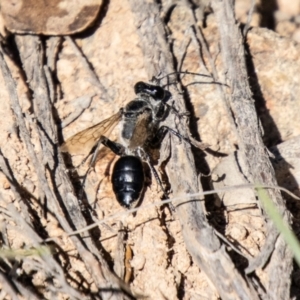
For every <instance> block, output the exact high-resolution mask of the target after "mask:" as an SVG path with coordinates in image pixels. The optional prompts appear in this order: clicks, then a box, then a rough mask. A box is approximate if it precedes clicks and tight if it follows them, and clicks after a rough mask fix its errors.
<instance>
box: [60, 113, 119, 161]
mask: <svg viewBox="0 0 300 300" xmlns="http://www.w3.org/2000/svg"><path fill="white" fill-rule="evenodd" d="M121 117H122V111H121V110H120V111H119V112H118V113H116V114H114V115H112V116H111V117H109V118H108V119H105V120H103V121H101V122H100V123H98V124H96V125H94V126H92V127H89V128H87V129H84V130H82V131H80V132H78V133H76V134H75V135H73V136H71V137H70V138H68V139H67V140H66V141H65V142H64V143H63V144H62V145H61V148H60V149H61V151H62V152H69V153H70V154H72V155H77V154H88V153H89V152H90V151H91V149H92V148H93V147H94V146H95V145H96V143H97V142H98V140H99V139H100V137H101V136H102V135H107V134H109V133H110V132H111V131H112V130H113V128H114V127H115V126H116V125H117V124H118V122H119V121H120V120H121Z"/></svg>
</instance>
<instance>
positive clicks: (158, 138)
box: [151, 125, 193, 147]
mask: <svg viewBox="0 0 300 300" xmlns="http://www.w3.org/2000/svg"><path fill="white" fill-rule="evenodd" d="M168 131H169V132H171V133H172V134H174V135H175V136H177V137H178V138H179V139H180V140H184V141H185V142H186V143H188V144H189V145H193V144H192V142H191V141H190V140H189V139H188V138H186V137H184V136H182V135H181V134H180V133H179V132H177V131H176V130H174V129H172V128H170V127H168V126H165V125H163V126H161V127H160V128H159V129H158V131H157V133H156V135H155V137H154V138H153V139H152V141H151V145H152V146H153V147H156V146H158V145H160V143H161V142H162V140H163V138H164V137H165V135H166V133H167V132H168Z"/></svg>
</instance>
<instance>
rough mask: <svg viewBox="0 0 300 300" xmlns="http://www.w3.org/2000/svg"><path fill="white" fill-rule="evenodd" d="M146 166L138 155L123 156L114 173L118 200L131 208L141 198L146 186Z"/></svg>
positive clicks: (115, 191) (113, 178) (114, 189)
mask: <svg viewBox="0 0 300 300" xmlns="http://www.w3.org/2000/svg"><path fill="white" fill-rule="evenodd" d="M144 182H145V179H144V167H143V163H142V161H141V159H140V158H139V157H137V156H130V155H127V156H122V157H120V158H119V159H118V161H117V162H116V164H115V166H114V169H113V173H112V186H113V191H114V193H115V195H116V198H117V200H118V202H119V203H120V204H121V205H122V206H124V207H126V208H130V207H131V206H132V205H133V203H134V202H136V201H137V200H139V198H140V196H141V193H142V191H143V188H144Z"/></svg>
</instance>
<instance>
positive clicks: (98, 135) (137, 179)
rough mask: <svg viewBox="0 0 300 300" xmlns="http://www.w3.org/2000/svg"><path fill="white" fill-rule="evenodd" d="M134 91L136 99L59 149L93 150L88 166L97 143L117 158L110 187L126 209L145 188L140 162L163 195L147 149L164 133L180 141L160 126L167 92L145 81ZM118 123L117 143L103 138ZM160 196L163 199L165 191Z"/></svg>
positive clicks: (165, 107)
mask: <svg viewBox="0 0 300 300" xmlns="http://www.w3.org/2000/svg"><path fill="white" fill-rule="evenodd" d="M134 91H135V94H136V96H137V97H136V98H135V99H134V100H132V101H130V102H129V103H128V104H127V105H126V106H125V107H124V108H122V109H120V111H119V112H118V113H116V114H114V115H112V116H111V117H110V118H108V119H105V120H103V121H102V122H100V123H98V124H96V125H94V126H92V127H90V128H87V129H85V130H83V131H81V132H79V133H77V134H75V135H74V136H72V137H71V138H69V139H68V140H67V141H66V142H65V143H64V144H63V145H62V147H61V150H62V151H63V152H69V153H70V154H79V153H81V152H82V151H81V150H82V148H83V147H84V148H86V149H95V150H94V154H93V157H92V159H91V165H93V164H94V163H95V161H96V159H97V155H98V150H99V147H100V145H101V144H103V145H104V146H106V147H108V148H109V149H110V150H111V151H113V152H114V153H115V154H117V155H119V156H120V158H119V159H118V161H117V162H116V163H115V166H114V169H113V173H112V186H113V191H114V193H115V195H116V198H117V200H118V202H119V203H120V204H121V205H122V206H124V207H126V208H130V207H133V206H135V204H136V203H138V200H139V199H140V197H141V194H142V192H143V189H144V185H145V174H144V166H143V161H145V162H147V163H148V165H149V167H150V169H151V170H152V173H153V174H154V176H155V178H156V180H157V181H158V183H159V185H160V186H161V188H162V190H163V192H164V188H163V185H162V182H161V180H160V178H159V176H158V174H157V172H156V170H155V169H154V167H153V164H152V162H151V158H150V155H149V153H148V150H149V149H150V148H151V147H154V146H156V145H158V144H159V143H160V142H161V140H162V138H163V137H164V135H165V133H166V131H167V130H169V131H171V132H172V133H174V134H175V135H177V136H178V137H179V138H183V137H181V136H180V135H179V134H178V133H177V132H176V131H174V130H172V129H170V128H168V127H166V126H160V123H161V122H162V121H163V120H165V118H166V117H167V115H168V113H169V111H170V109H173V107H171V106H170V105H168V104H167V103H166V102H167V100H168V99H169V98H170V96H171V95H170V93H169V92H168V91H166V90H164V89H163V88H162V87H161V86H158V85H152V84H148V83H145V82H138V83H136V84H135V86H134ZM173 110H174V109H173ZM174 111H175V110H174ZM118 122H121V124H122V131H121V134H120V141H121V143H116V142H113V141H111V140H109V139H108V138H107V137H106V136H105V135H106V134H109V133H110V131H111V130H112V129H113V128H114V127H115V126H116V124H118ZM183 139H184V140H187V139H186V138H183ZM187 141H188V140H187ZM164 194H165V196H166V193H165V192H164Z"/></svg>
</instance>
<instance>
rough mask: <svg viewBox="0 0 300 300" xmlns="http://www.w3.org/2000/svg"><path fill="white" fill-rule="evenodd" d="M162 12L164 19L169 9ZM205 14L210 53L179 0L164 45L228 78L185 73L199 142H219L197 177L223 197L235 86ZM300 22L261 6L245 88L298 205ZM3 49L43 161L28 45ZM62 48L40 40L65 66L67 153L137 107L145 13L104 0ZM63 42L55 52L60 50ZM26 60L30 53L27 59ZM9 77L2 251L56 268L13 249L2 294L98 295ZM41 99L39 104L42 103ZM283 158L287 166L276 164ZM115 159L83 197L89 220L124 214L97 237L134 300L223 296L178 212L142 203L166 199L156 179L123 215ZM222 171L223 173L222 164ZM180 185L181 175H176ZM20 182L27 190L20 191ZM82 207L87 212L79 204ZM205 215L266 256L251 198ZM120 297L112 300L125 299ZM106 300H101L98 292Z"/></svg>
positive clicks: (0, 189) (2, 137)
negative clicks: (192, 250)
mask: <svg viewBox="0 0 300 300" xmlns="http://www.w3.org/2000/svg"><path fill="white" fill-rule="evenodd" d="M162 2H163V8H164V9H166V7H167V6H168V5H169V4H170V3H171V1H169V2H170V3H167V2H168V1H165V2H164V1H162ZM262 2H264V1H262ZM271 2H272V1H271ZM295 3H297V5H296V4H295ZM294 4H295V7H294V8H292V7H293V5H294ZM235 5H236V18H237V20H238V21H239V22H241V24H245V23H246V22H247V16H248V13H249V10H250V8H251V1H250V0H249V1H242V0H239V1H236V4H235ZM203 6H205V5H203ZM198 13H199V14H198V22H199V24H198V25H200V26H201V28H202V33H203V36H204V38H205V41H206V46H207V49H209V53H210V54H209V55H208V54H207V53H206V51H205V48H204V47H202V48H201V47H199V41H197V38H196V37H195V35H194V31H193V29H192V27H191V26H192V25H196V24H194V23H193V20H192V19H191V14H190V8H189V7H188V6H187V5H185V4H184V3H183V2H182V3H181V1H177V2H176V5H175V7H174V9H172V10H171V13H170V15H168V27H169V33H168V39H169V40H170V41H172V47H173V49H172V51H173V53H174V56H175V57H176V61H177V63H178V65H180V64H182V65H181V70H188V71H189V72H193V73H199V74H205V75H209V74H211V73H213V71H214V70H213V69H212V67H211V62H213V64H214V66H215V71H216V72H217V73H218V82H217V83H213V82H212V80H211V79H210V78H207V77H201V76H196V75H185V76H183V79H182V83H183V86H184V89H185V93H186V94H187V95H188V97H187V99H188V100H187V101H188V102H187V108H188V110H189V112H190V129H191V132H192V134H193V136H194V137H195V139H197V140H199V139H201V141H202V142H203V143H207V144H209V145H210V148H211V149H212V150H213V151H215V152H217V153H221V154H223V155H214V154H211V153H206V152H202V151H200V150H199V149H195V151H194V154H195V162H196V169H197V172H198V175H199V178H201V179H200V180H202V182H203V185H204V189H209V188H211V187H216V186H218V187H220V185H214V180H217V179H218V178H219V177H220V176H222V174H223V173H224V172H226V168H227V167H228V168H231V167H230V165H229V166H228V165H225V166H224V162H226V161H228V159H229V157H230V154H232V153H233V152H234V151H235V150H236V144H237V140H236V135H235V132H234V130H233V129H232V124H231V121H230V119H229V118H228V111H227V110H226V107H225V104H224V101H223V99H222V95H221V93H220V90H219V89H218V87H219V86H220V84H222V83H223V82H224V80H225V79H224V74H223V69H222V68H223V67H222V58H221V56H220V45H219V32H218V28H217V25H216V20H215V16H214V14H213V12H212V11H211V9H210V8H209V7H203V8H202V10H201V8H199V10H198ZM299 18H300V3H299V1H278V3H274V5H273V6H272V5H271V4H270V7H266V5H263V4H262V3H260V1H257V8H256V10H255V11H254V13H253V15H252V21H251V23H250V25H251V26H252V27H251V28H250V30H249V32H248V33H247V39H246V46H247V48H246V60H247V67H248V75H249V81H250V85H251V88H252V92H253V97H254V99H255V101H256V102H255V104H256V108H257V113H258V115H259V117H260V119H261V122H262V126H263V128H264V142H265V144H266V146H267V147H268V148H270V150H271V151H272V152H273V153H274V154H275V156H276V157H277V158H278V159H277V160H276V159H275V160H274V159H273V160H274V167H275V169H276V172H277V176H278V177H277V178H278V182H279V184H280V185H283V186H285V187H286V188H288V189H289V190H291V191H292V192H294V193H296V194H297V195H300V193H299V187H298V183H299V180H300V164H299V162H297V159H298V157H299V155H300V152H299V147H298V148H297V145H299V142H298V143H297V141H299V140H298V139H297V138H298V136H299V134H300V125H299V124H300V123H299V121H298V120H299V111H300V45H299V44H298V42H300V21H299ZM262 26H263V27H262ZM242 27H243V26H242ZM267 27H268V28H267ZM7 39H8V40H7V43H6V46H5V47H6V61H7V63H8V65H9V67H10V69H11V72H12V74H13V78H14V80H15V81H16V82H17V92H18V96H19V99H20V104H21V107H22V112H23V116H24V118H25V122H26V126H27V128H28V129H29V132H30V138H31V141H32V143H33V148H34V152H35V153H36V154H37V156H39V155H40V151H41V149H42V146H41V144H39V143H38V142H37V141H39V140H38V130H37V128H38V126H39V124H38V122H37V121H36V119H35V116H34V109H33V104H32V98H33V96H34V94H35V93H34V92H33V91H32V90H31V89H29V88H28V86H27V84H26V82H28V81H29V80H30V78H28V74H27V75H26V77H27V78H25V75H24V72H23V71H22V70H20V66H21V63H20V58H18V54H17V53H16V45H17V46H18V47H19V48H20V47H21V46H20V45H21V44H22V43H23V47H26V44H24V42H16V43H15V42H14V36H8V37H7ZM52 39H53V40H51V39H50V38H49V37H47V38H46V37H42V39H41V43H42V44H43V45H44V46H45V47H46V48H47V50H48V51H49V52H47V53H50V54H49V56H51V57H54V61H55V64H54V66H55V67H54V68H53V69H52V74H53V78H54V84H55V88H54V90H55V99H54V102H53V107H54V108H53V112H54V116H55V122H56V125H57V127H56V129H55V130H57V131H58V132H59V134H58V137H59V138H58V142H57V143H58V144H60V143H62V142H63V141H64V140H66V139H67V138H69V137H70V136H72V135H74V134H76V133H77V132H79V131H81V130H83V129H86V128H88V127H90V126H92V125H94V124H97V123H99V122H100V121H102V120H104V119H106V118H107V117H109V116H111V115H113V114H114V113H116V112H117V111H118V110H119V109H120V107H124V105H125V104H126V103H127V102H128V101H130V100H132V99H134V98H135V94H134V90H133V86H134V84H135V83H136V82H137V81H146V82H147V81H149V79H150V78H148V75H147V74H148V73H147V71H146V69H145V65H144V56H143V53H142V50H141V46H140V38H139V36H138V34H137V29H136V25H135V17H134V15H133V13H132V10H131V7H130V5H129V2H127V1H118V0H110V1H105V4H104V6H103V7H102V8H101V13H100V15H99V16H98V19H97V20H96V22H95V24H94V25H93V26H92V27H91V28H89V29H87V30H85V31H84V32H82V33H79V34H76V35H73V36H71V37H61V38H52ZM56 43H57V47H56V46H53V45H56ZM10 47H12V48H10ZM51 47H53V48H51ZM149 47H150V48H151V45H149ZM51 49H52V50H51ZM27 55H28V56H30V53H27ZM26 59H29V58H28V57H27V58H26ZM44 59H45V60H46V59H47V58H44ZM95 75H96V76H95ZM0 76H1V80H0V85H1V88H0V96H1V103H0V128H1V130H0V146H1V154H2V156H3V157H4V158H5V161H6V165H7V166H9V168H10V173H11V174H13V177H14V179H13V181H9V180H8V178H7V176H6V175H5V173H6V172H0V193H1V194H0V197H1V202H0V203H1V216H0V217H1V233H2V234H1V243H2V246H3V249H13V250H14V251H17V250H20V249H36V248H37V249H38V251H40V252H39V253H40V255H42V256H44V257H45V256H46V257H47V256H52V254H53V258H54V260H53V261H50V262H49V261H47V267H45V264H46V263H45V261H46V260H47V259H42V258H41V257H40V256H39V255H34V253H33V252H32V253H29V254H28V256H24V254H22V253H20V254H19V253H17V252H12V254H11V256H9V257H8V258H5V257H4V258H3V259H2V260H1V278H2V279H1V280H0V282H3V284H2V286H1V290H2V291H1V294H0V298H1V299H19V298H20V299H31V298H32V299H34V297H36V299H78V298H80V297H81V298H84V299H85V298H86V299H100V298H98V294H97V293H98V288H99V284H97V283H95V278H94V277H93V275H91V274H92V273H93V272H91V270H90V269H88V268H87V265H86V261H84V259H83V258H82V253H85V252H80V251H78V246H76V245H77V244H76V243H74V240H72V238H70V237H68V235H67V234H66V232H65V230H63V229H62V225H61V224H60V222H59V221H58V219H57V217H56V215H55V213H54V212H53V210H55V208H53V207H52V208H48V209H47V202H48V201H49V200H47V201H46V199H47V197H46V196H45V195H47V193H46V192H45V191H43V189H42V188H41V186H40V184H39V179H40V178H39V175H38V173H37V171H36V169H35V166H34V164H33V163H32V161H31V158H30V156H29V155H28V150H27V148H26V146H25V144H24V142H23V141H22V140H21V138H20V129H19V128H18V127H17V126H16V117H15V116H14V114H13V112H12V109H11V100H10V97H9V94H8V91H7V88H6V86H5V84H4V80H3V78H2V75H0ZM32 76H33V77H34V74H33V75H32ZM97 80H99V81H100V82H101V85H100V84H99V82H98V81H97ZM102 87H104V89H103V88H102ZM35 95H36V94H35ZM35 101H42V100H41V99H37V96H35ZM174 128H175V129H176V124H174ZM118 132H119V127H116V129H115V130H114V131H113V132H112V134H111V137H116V136H117V134H118ZM167 138H168V137H167ZM178 142H179V141H178ZM278 151H279V152H280V153H281V156H282V157H284V159H282V157H280V159H279V154H278V153H279V152H278ZM65 156H66V157H65V160H66V161H67V160H68V161H67V163H68V167H69V173H68V176H70V178H71V180H72V182H73V184H74V186H75V190H77V191H78V190H80V183H78V178H77V175H78V174H79V175H83V174H84V172H85V171H86V169H87V164H84V165H82V166H80V167H79V168H78V169H74V167H72V166H77V165H78V164H80V162H81V161H82V159H83V158H84V157H83V156H82V155H79V156H73V157H72V163H71V161H70V158H68V157H67V155H65ZM116 160H117V157H116V156H115V155H114V154H112V153H111V152H109V151H107V153H106V155H103V156H102V157H101V159H98V161H97V163H96V166H95V169H94V170H92V171H91V172H90V173H89V175H88V178H87V182H86V184H85V194H86V199H87V200H88V203H89V205H90V208H89V209H88V211H89V212H88V213H86V214H88V215H89V221H90V222H97V221H99V220H103V219H104V220H105V218H107V217H109V216H110V215H115V214H117V216H115V217H114V218H111V219H107V220H106V221H104V223H103V224H101V225H99V230H97V232H96V233H93V235H94V236H93V239H96V240H97V243H96V248H98V250H99V249H100V250H99V251H100V253H101V257H102V258H103V260H104V261H106V263H107V267H108V269H110V270H114V272H115V273H116V274H117V275H118V276H120V277H122V279H125V282H126V284H128V285H130V288H131V289H132V291H134V293H137V294H139V295H143V296H147V297H149V299H193V300H195V299H218V297H219V295H218V292H217V290H216V288H215V287H214V283H213V282H210V281H209V279H208V278H207V276H206V274H205V272H204V271H203V270H201V269H200V268H199V267H198V265H197V264H196V263H195V262H194V261H193V259H192V257H191V256H190V254H189V252H188V250H187V248H186V245H185V243H184V240H183V237H182V233H181V225H180V222H179V221H178V218H177V216H176V212H172V211H171V210H170V209H169V208H168V206H162V207H155V206H153V207H148V208H147V209H143V206H145V205H148V204H151V203H153V202H157V201H160V199H161V197H162V192H161V189H160V187H159V186H158V185H157V183H156V181H155V180H154V178H153V176H152V179H151V182H149V183H147V187H146V191H145V194H144V196H143V200H142V204H141V208H140V210H138V211H137V212H136V213H134V214H126V213H125V212H126V210H125V209H124V208H122V207H120V205H119V204H118V202H117V201H116V200H115V196H114V194H113V192H112V187H111V181H110V180H111V174H112V168H113V166H114V162H115V161H116ZM221 161H222V162H223V166H222V165H220V162H221ZM3 163H4V162H3V161H2V165H1V166H2V168H3ZM156 167H157V166H156ZM224 168H225V169H224ZM224 170H225V171H224ZM49 173H50V172H49ZM178 176H181V171H180V170H178ZM47 179H48V181H51V174H47ZM238 183H240V182H239V179H235V178H234V179H233V180H232V181H231V182H229V181H228V182H227V183H226V184H227V185H234V184H238ZM13 186H17V187H18V188H17V189H16V190H17V191H15V189H14V188H13ZM170 197H172V187H171V190H170ZM22 199H23V200H22ZM24 199H26V200H24ZM241 199H243V200H241ZM64 200H65V199H62V201H64ZM22 202H24V203H23V204H22ZM74 205H77V206H78V207H81V208H82V207H85V206H84V204H82V203H76V204H74ZM287 207H288V209H289V210H290V211H291V213H292V215H293V222H294V225H293V229H294V231H295V233H296V235H299V216H298V214H299V213H300V207H299V204H298V203H297V202H295V201H294V200H290V199H287ZM82 209H83V210H84V209H85V208H82ZM206 209H207V216H208V219H209V221H210V223H211V225H212V226H213V227H214V228H216V230H218V231H219V232H221V233H222V235H223V236H224V237H226V238H227V239H228V240H229V241H230V242H231V243H233V244H234V245H235V246H237V247H238V248H239V250H240V251H241V252H242V253H244V254H245V255H247V256H256V255H258V254H259V252H260V251H261V249H262V246H263V245H264V242H265V239H266V227H265V222H264V218H263V217H262V216H261V214H260V212H259V208H258V207H257V204H256V203H255V199H254V200H253V199H252V198H251V197H250V196H249V194H248V193H246V195H245V193H244V192H238V193H237V194H234V192H233V193H232V194H230V195H227V196H226V195H223V196H221V197H220V198H215V197H214V196H209V197H208V198H207V199H206ZM25 210H26V213H25ZM23 214H25V216H24V215H23ZM83 214H84V213H83ZM21 219H22V220H23V222H21V221H20V220H21ZM24 222H25V223H26V222H27V225H25V223H24ZM28 224H30V225H28ZM28 226H29V227H30V229H29V228H28ZM77 229H78V228H77ZM31 230H32V231H33V232H34V233H35V234H36V235H34V233H31ZM47 238H53V241H54V242H52V243H53V248H50V250H51V251H52V254H49V253H48V252H47V251H48V250H46V249H44V248H40V247H41V246H39V245H41V244H40V242H41V241H42V240H44V239H47ZM50 244H51V243H50ZM227 250H228V251H229V252H230V253H231V254H232V253H233V254H232V259H233V261H234V262H235V264H236V267H237V268H239V267H241V268H244V267H245V265H244V264H245V262H244V261H243V260H242V259H240V258H236V257H235V254H234V250H233V249H232V248H231V247H229V246H228V248H227ZM32 251H33V250H32ZM52 264H53V265H52ZM51 266H52V267H53V268H54V266H55V268H59V267H61V273H59V272H58V271H57V269H56V271H55V272H56V273H55V276H54V275H53V273H51V272H52V271H53V270H51ZM47 268H48V269H47ZM124 269H125V270H124ZM299 272H300V271H299V268H298V267H297V266H295V267H294V270H293V273H292V274H291V278H292V283H291V285H292V288H291V293H290V292H289V291H286V293H287V295H289V294H291V295H292V296H295V297H296V296H297V295H298V294H299V292H300V281H299V280H300V277H299V274H300V273H299ZM58 273H59V274H58ZM257 276H258V277H259V279H260V281H261V283H262V285H263V284H264V282H265V281H267V280H268V278H266V277H265V274H264V271H263V270H260V271H258V272H257ZM8 278H12V279H11V280H9V279H8ZM14 295H15V296H14ZM16 297H19V298H16ZM111 297H112V298H111V299H114V298H115V297H116V298H117V297H120V295H118V296H116V295H111ZM124 297H125V296H124ZM102 298H105V296H103V295H102Z"/></svg>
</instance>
